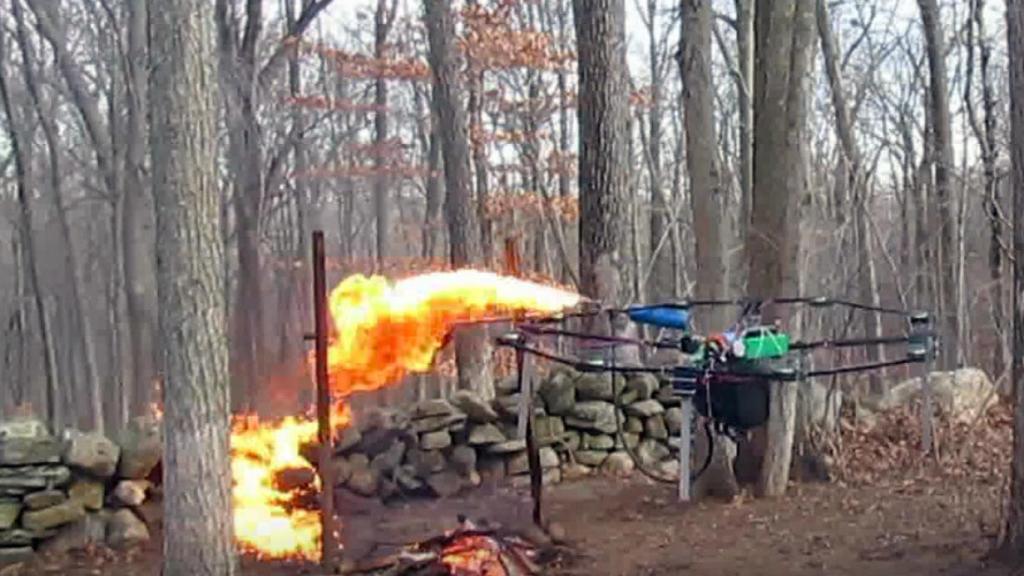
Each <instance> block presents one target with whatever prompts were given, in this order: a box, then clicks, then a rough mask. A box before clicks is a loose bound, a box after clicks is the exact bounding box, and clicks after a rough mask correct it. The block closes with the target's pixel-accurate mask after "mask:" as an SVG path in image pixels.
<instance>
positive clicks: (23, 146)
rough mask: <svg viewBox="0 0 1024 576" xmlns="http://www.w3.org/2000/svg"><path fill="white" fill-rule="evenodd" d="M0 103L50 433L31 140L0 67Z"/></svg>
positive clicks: (55, 415) (54, 393)
mask: <svg viewBox="0 0 1024 576" xmlns="http://www.w3.org/2000/svg"><path fill="white" fill-rule="evenodd" d="M5 45H6V43H5V40H4V38H3V31H2V30H0V62H3V61H6V54H5V53H4V52H5V50H4V47H5ZM0 103H2V104H3V111H4V115H5V116H6V117H7V138H8V142H9V144H10V147H11V154H12V155H13V156H14V176H15V187H16V191H17V195H18V232H19V238H20V242H19V245H20V246H21V251H22V252H21V254H22V256H21V257H22V262H24V264H25V268H26V270H27V274H28V284H29V286H28V289H29V290H31V291H32V294H33V299H32V302H33V304H34V307H35V313H36V320H37V322H38V323H39V334H40V340H41V343H42V352H43V358H42V359H41V360H42V364H43V371H44V374H45V375H46V389H45V392H44V400H45V410H46V420H47V423H48V424H49V425H50V430H51V431H52V432H54V433H57V432H59V431H60V430H62V429H63V425H64V422H63V421H62V413H61V411H60V409H59V403H58V400H57V399H58V397H59V383H58V380H57V368H56V363H55V362H54V360H53V357H54V356H53V342H52V333H51V331H50V323H49V321H48V319H47V317H46V306H45V300H44V296H43V293H42V287H41V285H40V282H39V266H38V262H39V261H38V260H37V258H36V248H35V238H34V237H33V231H32V220H33V217H32V202H31V192H30V189H29V187H30V181H31V173H32V138H31V135H30V134H27V133H25V132H24V131H23V130H22V129H21V128H20V126H21V125H22V123H21V122H19V120H18V118H17V116H16V115H15V113H14V103H13V102H12V101H11V92H10V88H9V81H8V79H7V75H6V67H4V66H0Z"/></svg>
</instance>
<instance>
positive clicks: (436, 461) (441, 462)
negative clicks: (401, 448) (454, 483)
mask: <svg viewBox="0 0 1024 576" xmlns="http://www.w3.org/2000/svg"><path fill="white" fill-rule="evenodd" d="M409 464H411V465H412V466H413V468H415V469H416V474H418V475H419V476H420V478H426V477H428V476H430V475H431V474H433V473H435V472H440V471H441V470H444V468H445V466H447V462H446V461H445V459H444V454H442V453H441V451H440V450H420V449H416V450H410V451H409Z"/></svg>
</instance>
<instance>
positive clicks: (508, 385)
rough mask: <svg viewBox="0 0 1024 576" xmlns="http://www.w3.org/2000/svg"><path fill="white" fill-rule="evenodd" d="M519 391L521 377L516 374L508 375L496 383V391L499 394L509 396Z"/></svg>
mask: <svg viewBox="0 0 1024 576" xmlns="http://www.w3.org/2000/svg"><path fill="white" fill-rule="evenodd" d="M516 392H519V378H518V376H517V375H516V374H513V375H512V376H506V377H505V378H502V379H501V380H498V381H497V382H495V383H494V393H495V394H497V395H498V396H508V395H510V394H515V393H516Z"/></svg>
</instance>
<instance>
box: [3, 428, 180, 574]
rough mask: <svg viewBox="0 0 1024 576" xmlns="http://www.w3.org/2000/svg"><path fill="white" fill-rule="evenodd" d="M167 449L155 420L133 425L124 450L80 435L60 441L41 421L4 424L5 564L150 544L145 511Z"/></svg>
mask: <svg viewBox="0 0 1024 576" xmlns="http://www.w3.org/2000/svg"><path fill="white" fill-rule="evenodd" d="M160 449H161V438H160V427H159V423H158V421H156V420H154V419H152V418H138V419H135V420H133V421H132V422H131V423H130V424H129V426H127V427H126V429H125V430H123V431H122V432H121V433H120V434H119V435H118V439H117V442H114V441H112V440H110V439H108V438H106V437H105V436H103V435H101V434H95V433H83V432H79V431H77V430H67V431H65V433H64V434H63V436H62V437H61V438H56V437H54V436H53V435H51V434H50V433H49V431H48V430H47V428H46V426H45V425H44V424H43V423H42V422H39V421H38V420H34V419H22V420H16V421H11V422H4V423H0V564H4V563H7V562H11V561H15V560H20V559H22V558H24V557H28V556H31V555H32V554H33V553H34V552H35V551H37V550H38V551H51V552H61V551H67V550H72V549H82V548H86V547H88V546H90V545H95V544H104V543H105V544H107V545H109V546H111V547H113V548H119V547H124V546H127V545H129V544H132V543H136V542H140V541H145V540H148V539H149V530H148V529H147V527H146V523H145V522H144V521H142V520H141V519H140V517H139V512H138V510H139V506H140V505H141V504H142V503H143V502H144V501H145V500H146V498H147V497H148V496H149V495H150V493H151V491H152V489H153V487H152V485H151V483H150V482H149V480H148V478H149V477H150V475H151V474H152V473H154V470H155V469H156V467H157V464H158V463H159V461H160Z"/></svg>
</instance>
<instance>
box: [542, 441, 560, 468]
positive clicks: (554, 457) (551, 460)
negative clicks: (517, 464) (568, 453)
mask: <svg viewBox="0 0 1024 576" xmlns="http://www.w3.org/2000/svg"><path fill="white" fill-rule="evenodd" d="M539 454H540V467H541V468H543V469H548V468H557V467H558V465H559V464H561V461H560V460H559V459H558V453H557V452H555V450H554V449H553V448H551V447H549V446H543V447H541V449H540V450H539Z"/></svg>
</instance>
